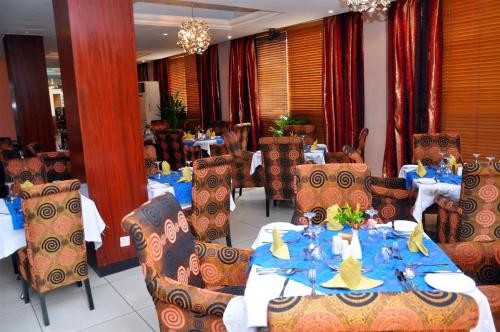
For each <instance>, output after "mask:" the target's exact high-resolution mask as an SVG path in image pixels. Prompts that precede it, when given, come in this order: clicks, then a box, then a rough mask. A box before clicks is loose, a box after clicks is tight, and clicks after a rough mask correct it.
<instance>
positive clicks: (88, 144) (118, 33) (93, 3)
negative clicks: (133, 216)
mask: <svg viewBox="0 0 500 332" xmlns="http://www.w3.org/2000/svg"><path fill="white" fill-rule="evenodd" d="M53 5H54V17H55V25H56V32H57V43H58V48H59V61H60V65H61V74H62V82H63V90H64V98H65V103H66V118H67V122H68V133H69V144H70V149H71V162H72V166H73V167H75V168H77V169H78V170H79V171H80V172H82V171H83V169H85V176H86V180H87V183H88V188H89V195H90V197H91V198H92V199H93V200H94V202H95V203H96V205H97V208H98V209H99V212H100V213H101V216H102V217H103V219H104V221H105V222H106V225H107V228H106V230H105V231H104V237H103V240H104V243H103V246H102V248H101V249H99V250H98V251H97V265H98V267H106V266H109V265H110V264H113V263H119V262H123V261H126V260H128V259H130V258H133V257H135V256H136V251H135V249H134V248H133V246H126V247H120V237H121V236H125V235H128V234H125V233H124V232H123V231H122V229H121V219H122V218H123V217H124V216H125V215H126V214H128V213H129V212H131V211H132V210H134V209H135V208H137V207H139V206H140V205H141V204H142V203H144V202H145V201H146V199H147V195H146V178H145V169H144V155H143V143H142V135H141V127H140V115H139V93H138V90H137V67H136V59H135V35H134V24H133V10H132V2H131V1H125V0H119V1H118V0H115V1H111V0H108V1H102V0H53ZM75 164H76V165H75Z"/></svg>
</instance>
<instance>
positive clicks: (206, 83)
mask: <svg viewBox="0 0 500 332" xmlns="http://www.w3.org/2000/svg"><path fill="white" fill-rule="evenodd" d="M218 49H219V48H218V46H217V45H212V46H210V47H209V48H208V49H207V50H206V51H205V52H203V54H202V55H197V56H196V64H197V71H198V89H199V91H200V92H199V96H200V112H201V127H202V128H208V126H209V125H210V122H213V121H216V120H221V119H222V114H221V108H220V90H219V62H218V59H219V56H218V53H219V52H218Z"/></svg>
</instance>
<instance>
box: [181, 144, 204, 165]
mask: <svg viewBox="0 0 500 332" xmlns="http://www.w3.org/2000/svg"><path fill="white" fill-rule="evenodd" d="M183 142H184V140H183ZM183 149H184V160H185V161H191V162H193V161H195V160H198V159H200V158H201V153H202V150H201V148H200V147H199V146H189V145H187V144H184V148H183Z"/></svg>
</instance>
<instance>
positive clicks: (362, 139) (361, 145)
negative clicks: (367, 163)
mask: <svg viewBox="0 0 500 332" xmlns="http://www.w3.org/2000/svg"><path fill="white" fill-rule="evenodd" d="M369 132H370V130H369V129H368V128H363V129H361V131H360V132H359V136H358V143H357V144H356V151H358V153H359V154H360V155H361V158H364V157H365V144H366V136H368V133H369Z"/></svg>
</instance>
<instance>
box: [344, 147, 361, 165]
mask: <svg viewBox="0 0 500 332" xmlns="http://www.w3.org/2000/svg"><path fill="white" fill-rule="evenodd" d="M342 151H343V152H344V153H345V154H346V155H347V158H349V163H353V164H364V161H363V156H362V155H361V154H360V153H359V151H358V150H355V149H354V148H353V147H352V146H350V145H344V148H343V149H342Z"/></svg>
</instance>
